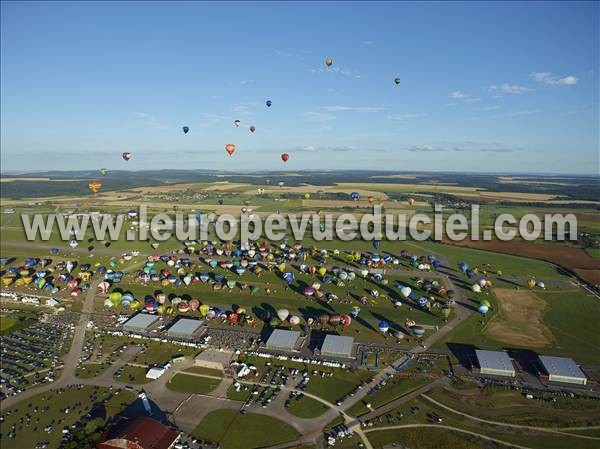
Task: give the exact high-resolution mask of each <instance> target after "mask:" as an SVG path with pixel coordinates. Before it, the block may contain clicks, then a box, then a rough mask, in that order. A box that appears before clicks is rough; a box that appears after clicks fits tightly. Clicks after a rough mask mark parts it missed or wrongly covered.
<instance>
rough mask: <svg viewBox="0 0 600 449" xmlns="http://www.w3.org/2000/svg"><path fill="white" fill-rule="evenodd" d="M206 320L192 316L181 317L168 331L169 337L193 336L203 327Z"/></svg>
mask: <svg viewBox="0 0 600 449" xmlns="http://www.w3.org/2000/svg"><path fill="white" fill-rule="evenodd" d="M203 323H204V322H203V321H201V320H194V319H191V318H179V319H178V320H177V321H176V322H175V323H174V324H173V325H172V326H171V327H170V328H169V330H168V331H167V335H168V336H169V337H175V338H192V337H194V336H195V335H196V334H197V333H198V330H199V329H200V328H201V327H202V324H203Z"/></svg>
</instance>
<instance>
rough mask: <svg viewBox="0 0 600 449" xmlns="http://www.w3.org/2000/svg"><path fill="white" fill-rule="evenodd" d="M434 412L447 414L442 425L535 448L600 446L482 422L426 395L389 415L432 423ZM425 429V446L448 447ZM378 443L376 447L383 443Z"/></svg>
mask: <svg viewBox="0 0 600 449" xmlns="http://www.w3.org/2000/svg"><path fill="white" fill-rule="evenodd" d="M414 407H418V409H416V410H415V409H414ZM530 411H531V413H535V410H534V409H530ZM431 414H434V415H436V416H441V417H442V418H443V423H442V425H446V426H451V427H455V428H458V429H464V430H467V431H471V432H475V433H479V434H483V435H486V436H489V437H492V438H497V439H499V440H501V441H505V442H507V443H514V444H519V445H523V446H525V447H529V448H532V449H565V448H578V449H593V448H596V447H597V441H594V440H586V439H581V438H576V437H571V436H566V435H560V434H552V433H547V432H540V431H534V430H522V429H521V430H519V431H515V429H513V428H510V427H505V426H501V425H492V424H486V423H481V422H479V421H475V420H472V419H469V418H465V417H463V416H461V415H457V414H454V413H452V412H449V411H447V410H445V409H443V408H440V407H438V406H437V405H434V404H433V403H431V402H429V401H427V400H426V399H424V398H417V399H415V400H413V401H410V402H408V403H405V404H403V405H401V406H400V407H398V408H397V409H395V410H393V411H392V412H390V413H389V415H392V416H396V417H399V416H400V415H402V418H400V419H399V420H398V421H397V424H398V425H405V424H431V420H430V419H429V418H428V416H430V415H431ZM473 416H477V417H479V418H481V415H477V414H475V415H473ZM387 425H389V424H388V422H387V419H386V418H384V419H382V420H381V422H379V421H376V423H375V427H385V426H387ZM378 433H379V432H369V433H367V437H368V438H369V440H371V439H372V438H373V439H374V441H375V442H376V443H377V444H380V440H378V438H380V437H378V436H377V434H378ZM421 433H422V434H423V435H424V436H426V437H429V441H430V443H429V444H430V446H423V447H445V446H441V445H439V443H437V442H436V441H435V440H433V438H434V437H433V436H430V435H429V429H426V430H425V429H421ZM399 441H402V440H399ZM377 444H376V445H375V446H374V447H381V446H379V445H377ZM436 444H437V445H436ZM417 447H418V446H417Z"/></svg>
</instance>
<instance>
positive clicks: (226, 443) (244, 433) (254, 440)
mask: <svg viewBox="0 0 600 449" xmlns="http://www.w3.org/2000/svg"><path fill="white" fill-rule="evenodd" d="M265 429H269V430H268V432H265ZM193 435H194V436H195V437H196V438H199V439H202V440H207V441H212V442H216V443H219V447H220V448H221V449H254V448H260V447H265V446H271V445H275V444H279V443H285V442H286V441H293V440H295V439H296V438H298V437H299V436H300V435H299V434H298V432H297V431H296V430H295V429H294V428H293V427H292V426H290V425H289V424H286V423H285V422H283V421H280V420H278V419H276V418H272V417H270V416H266V415H260V414H257V413H245V414H243V415H242V414H240V413H239V411H237V410H215V411H213V412H211V413H209V414H208V415H206V416H205V417H204V419H203V420H202V422H200V424H199V425H198V427H196V429H195V430H194V432H193Z"/></svg>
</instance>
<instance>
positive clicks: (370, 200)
mask: <svg viewBox="0 0 600 449" xmlns="http://www.w3.org/2000/svg"><path fill="white" fill-rule="evenodd" d="M367 201H368V202H369V204H373V201H375V198H373V197H372V196H368V197H367Z"/></svg>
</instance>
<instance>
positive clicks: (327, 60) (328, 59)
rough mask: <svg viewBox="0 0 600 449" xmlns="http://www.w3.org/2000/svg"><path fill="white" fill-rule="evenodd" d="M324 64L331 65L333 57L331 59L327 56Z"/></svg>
mask: <svg viewBox="0 0 600 449" xmlns="http://www.w3.org/2000/svg"><path fill="white" fill-rule="evenodd" d="M325 65H326V66H327V67H331V66H332V65H333V59H331V58H327V59H326V60H325Z"/></svg>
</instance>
